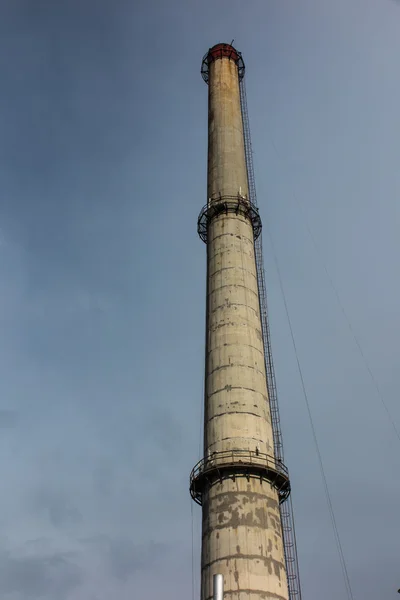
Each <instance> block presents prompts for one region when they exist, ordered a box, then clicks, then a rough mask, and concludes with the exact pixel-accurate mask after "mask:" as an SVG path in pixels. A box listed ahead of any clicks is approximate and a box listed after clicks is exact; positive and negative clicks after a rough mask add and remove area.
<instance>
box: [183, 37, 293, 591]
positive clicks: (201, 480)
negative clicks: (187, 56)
mask: <svg viewBox="0 0 400 600" xmlns="http://www.w3.org/2000/svg"><path fill="white" fill-rule="evenodd" d="M243 74H244V63H243V59H242V57H241V55H240V53H239V52H238V51H237V50H235V48H233V47H232V46H231V45H227V44H218V45H216V46H214V47H213V48H211V49H210V50H209V52H208V53H207V55H206V56H205V57H204V59H203V64H202V75H203V78H204V79H205V80H206V82H207V83H208V85H209V96H208V108H209V110H208V185H207V190H208V202H207V205H206V206H205V207H204V208H203V210H202V211H201V213H200V217H199V221H198V232H199V235H200V237H201V238H202V239H203V241H205V242H206V244H207V319H206V367H205V399H204V401H205V418H204V458H203V459H202V460H201V461H200V462H199V463H198V464H197V465H196V466H195V468H194V469H193V471H192V473H191V479H190V491H191V494H192V497H193V499H194V500H195V501H196V502H198V503H199V504H201V505H202V509H203V521H202V559H201V563H202V564H201V569H202V580H201V599H202V600H211V599H212V598H213V576H214V575H216V574H221V575H222V576H223V579H224V598H225V599H226V600H227V599H229V600H245V599H246V600H260V599H261V598H262V599H263V600H287V599H288V585H287V575H286V567H285V558H284V547H283V538H282V526H281V519H280V511H279V504H280V502H281V501H283V500H285V499H286V498H287V496H288V494H289V491H290V485H289V479H288V475H287V471H286V468H285V467H284V465H283V464H282V463H280V461H278V460H276V458H275V456H274V443H273V432H272V425H271V414H270V407H269V399H268V392H267V381H266V371H265V362H264V345H263V336H262V328H261V319H260V302H259V294H258V285H257V271H256V263H255V253H254V240H255V237H256V236H258V235H259V233H260V230H261V221H260V217H259V215H258V211H257V209H256V207H254V206H252V205H251V203H250V201H249V198H248V181H247V169H246V160H245V147H244V137H243V122H242V113H241V104H240V89H239V81H240V78H241V77H243Z"/></svg>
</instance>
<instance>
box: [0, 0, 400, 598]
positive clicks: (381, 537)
mask: <svg viewBox="0 0 400 600" xmlns="http://www.w3.org/2000/svg"><path fill="white" fill-rule="evenodd" d="M232 38H234V39H235V45H236V46H237V48H238V49H239V50H240V51H241V52H243V56H244V59H245V62H246V65H247V75H246V79H247V95H248V104H249V111H250V121H251V126H252V134H253V146H254V160H255V171H256V178H257V188H258V199H259V204H260V210H261V214H262V217H263V220H264V223H267V222H268V223H269V228H270V231H271V232H272V239H273V245H274V247H275V250H276V255H277V259H278V263H279V267H280V270H281V273H282V279H283V284H284V287H285V293H286V296H287V302H288V306H289V311H290V315H291V318H292V322H293V328H294V333H295V336H296V342H297V345H298V350H299V358H300V362H301V365H302V368H303V372H304V378H305V383H306V386H307V390H308V394H309V401H310V405H311V408H312V411H313V417H314V420H315V425H316V430H317V435H318V438H319V441H320V446H321V452H322V456H323V460H324V465H325V468H326V475H327V479H328V484H329V486H330V489H331V493H332V501H333V504H334V508H335V512H336V518H337V523H338V527H339V532H340V534H341V538H342V544H343V550H344V553H345V556H346V559H347V563H348V570H349V576H350V579H351V583H352V586H353V592H354V598H355V600H376V599H377V598H379V600H384V599H386V598H387V599H390V598H392V597H393V598H394V597H396V590H397V588H398V587H400V559H399V557H400V536H399V504H400V502H399V499H400V483H399V472H400V442H399V440H398V439H397V438H396V436H395V434H394V431H393V428H392V426H391V424H390V422H389V419H388V418H387V415H386V413H385V410H384V408H383V406H382V403H381V400H380V398H379V396H378V394H377V392H376V389H375V388H374V385H373V383H372V381H371V378H370V376H369V374H368V371H367V369H366V367H365V364H364V362H363V360H362V357H361V355H360V352H359V350H358V348H357V346H356V344H355V342H354V339H353V334H352V332H351V330H350V329H349V326H348V324H347V322H346V320H345V319H344V317H343V314H342V312H341V309H340V307H339V305H338V302H337V300H336V297H335V294H334V292H333V290H332V288H331V286H330V284H329V280H328V278H327V276H326V272H325V268H327V270H328V272H329V275H330V276H331V278H332V279H333V281H334V283H335V286H336V288H337V291H338V293H339V296H340V298H341V301H342V303H343V306H344V307H345V311H346V313H347V314H348V316H349V319H350V322H351V327H352V330H353V331H354V332H355V334H356V336H357V338H358V340H359V342H360V344H361V346H362V349H363V352H364V354H365V357H366V359H367V361H368V363H369V364H370V366H371V369H372V371H373V374H374V377H375V379H376V381H377V382H378V384H379V386H380V389H381V394H382V397H383V398H384V400H385V402H386V404H387V406H388V408H389V410H390V412H391V414H392V416H393V418H394V419H396V420H397V425H398V427H400V406H399V395H400V379H399V378H400V368H399V367H400V355H399V341H398V340H399V337H400V319H399V306H400V283H399V257H400V236H399V227H400V204H399V196H400V169H399V150H400V119H399V107H400V76H399V56H400V4H399V3H396V2H395V1H394V0H335V1H334V2H332V1H328V0H301V1H300V0H279V1H278V0H246V1H244V0H242V1H241V2H239V1H237V0H218V1H215V0H203V1H202V2H195V1H194V0H168V1H167V0H157V1H156V0H152V1H151V0H148V1H144V0H141V1H138V0H130V1H129V0H90V1H89V0H58V1H55V0H0V74H1V93H0V185H1V188H0V285H1V293H0V324H1V335H0V476H1V481H2V485H1V491H0V531H1V536H0V597H1V599H2V600H36V599H40V600H111V599H113V600H114V599H118V600H136V598H137V599H139V598H148V599H153V598H160V597H162V598H163V599H164V600H176V599H182V600H183V599H185V600H191V599H192V589H193V587H192V586H193V581H192V577H194V596H195V598H196V600H197V598H198V591H197V589H198V583H199V564H200V558H199V556H200V509H199V508H198V507H197V506H194V507H193V532H194V539H193V547H194V562H195V570H194V574H193V576H192V558H191V553H192V516H191V501H190V499H189V494H188V476H189V472H190V469H191V468H192V466H193V465H194V463H195V462H196V461H197V460H198V459H199V458H200V450H199V448H200V430H201V413H202V393H203V381H202V380H203V360H204V348H203V344H204V311H205V260H206V253H205V246H204V244H202V242H201V241H200V240H199V239H198V237H197V234H196V220H197V215H198V212H199V211H200V209H201V207H202V205H203V204H204V203H205V201H206V158H207V156H206V152H207V88H206V85H205V84H204V82H203V81H202V79H201V77H200V73H199V69H200V63H201V58H202V56H203V54H204V53H205V52H206V51H207V49H208V48H209V46H211V45H213V44H215V43H217V42H219V41H226V42H230V41H231V40H232ZM310 232H311V234H312V236H313V239H314V240H315V243H314V242H313V239H312V237H311V235H310ZM264 246H265V247H264V254H265V264H266V271H267V287H268V293H269V305H270V320H271V328H272V341H273V350H274V359H275V364H276V370H277V380H278V388H279V397H280V405H281V413H282V414H281V416H282V427H283V433H284V441H285V449H286V462H287V464H288V466H289V468H290V471H291V475H292V482H293V490H294V491H293V502H294V508H295V516H296V524H297V534H298V550H299V561H300V568H301V576H302V583H303V599H304V600H320V599H321V598H323V599H324V600H337V599H338V598H340V599H346V594H345V588H344V584H343V578H342V574H341V570H340V563H339V559H338V555H337V552H336V547H335V542H334V537H333V531H332V527H331V525H330V520H329V513H328V509H327V504H326V499H325V496H324V491H323V486H322V481H321V476H320V473H319V467H318V462H317V458H316V452H315V447H314V445H313V440H312V436H311V430H310V424H309V422H308V417H307V413H306V408H305V403H304V399H303V397H302V390H301V385H300V380H299V375H298V372H297V367H296V360H295V356H294V353H293V348H292V344H291V339H290V334H289V329H288V323H287V319H286V316H285V311H284V306H283V299H282V295H281V292H280V289H279V282H278V278H277V271H276V268H275V262H274V258H273V252H272V246H271V242H270V239H269V237H268V236H267V235H264Z"/></svg>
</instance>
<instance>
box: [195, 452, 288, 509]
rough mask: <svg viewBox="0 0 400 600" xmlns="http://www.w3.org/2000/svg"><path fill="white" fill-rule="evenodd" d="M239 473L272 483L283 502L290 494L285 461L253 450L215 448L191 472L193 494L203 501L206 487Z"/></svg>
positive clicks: (233, 478)
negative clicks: (221, 449) (221, 450)
mask: <svg viewBox="0 0 400 600" xmlns="http://www.w3.org/2000/svg"><path fill="white" fill-rule="evenodd" d="M236 477H246V478H247V479H250V478H253V479H254V478H256V479H259V480H260V481H266V482H268V483H270V484H271V485H272V486H273V487H274V488H275V489H276V490H277V491H278V495H279V502H280V503H282V502H284V501H285V500H286V499H287V498H288V497H289V494H290V480H289V472H288V470H287V467H285V465H284V464H283V463H282V462H281V461H279V460H277V459H276V458H274V457H273V456H269V455H267V454H263V453H260V452H256V451H252V450H226V451H223V452H214V453H213V454H211V455H210V456H209V457H207V458H203V459H202V460H200V461H199V462H198V463H197V464H196V465H195V467H194V468H193V470H192V472H191V474H190V494H191V496H192V498H193V500H194V501H195V502H197V504H200V505H201V504H202V501H203V493H204V490H205V489H206V487H209V486H211V485H213V484H215V483H219V482H222V481H223V480H224V479H232V480H233V481H234V480H235V478H236Z"/></svg>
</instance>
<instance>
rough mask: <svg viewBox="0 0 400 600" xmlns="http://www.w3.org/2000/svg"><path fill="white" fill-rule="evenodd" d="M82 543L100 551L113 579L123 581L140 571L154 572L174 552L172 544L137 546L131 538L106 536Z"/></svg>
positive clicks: (151, 543)
mask: <svg viewBox="0 0 400 600" xmlns="http://www.w3.org/2000/svg"><path fill="white" fill-rule="evenodd" d="M82 542H83V543H84V544H85V545H87V546H89V547H90V546H92V547H95V548H96V549H97V550H98V551H100V552H101V553H102V555H103V556H104V558H105V563H106V565H107V566H108V568H109V569H110V573H111V574H112V575H113V577H115V578H117V579H121V580H123V581H126V580H127V579H129V578H130V577H131V576H132V575H134V574H135V573H137V572H138V571H145V572H147V571H149V572H150V571H152V569H154V568H156V567H157V566H159V565H160V561H162V560H163V558H165V556H166V555H167V554H168V552H171V550H173V546H172V545H170V544H160V543H156V542H148V543H145V544H135V542H134V541H133V540H132V539H129V538H122V537H121V538H111V537H109V536H105V535H103V536H95V537H93V538H88V539H85V540H82Z"/></svg>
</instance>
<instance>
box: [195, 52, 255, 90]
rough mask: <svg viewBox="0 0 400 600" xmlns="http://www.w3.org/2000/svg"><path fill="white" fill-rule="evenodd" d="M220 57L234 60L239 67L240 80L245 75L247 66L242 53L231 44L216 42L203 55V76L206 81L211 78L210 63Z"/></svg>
mask: <svg viewBox="0 0 400 600" xmlns="http://www.w3.org/2000/svg"><path fill="white" fill-rule="evenodd" d="M220 58H229V60H233V61H234V62H235V63H236V64H237V67H238V75H239V81H240V80H241V79H243V77H244V71H245V66H244V62H243V58H242V55H241V54H240V52H238V51H237V50H236V48H234V47H233V46H231V45H230V44H216V45H215V46H213V47H212V48H210V49H209V51H208V52H207V54H205V55H204V56H203V61H202V63H201V76H202V78H203V79H204V81H205V82H206V83H208V79H209V70H210V64H211V63H212V62H214V61H216V60H218V59H220Z"/></svg>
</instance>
